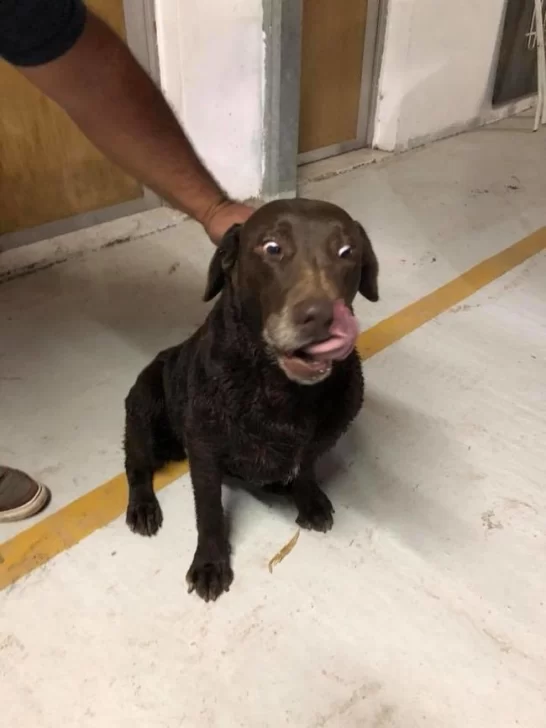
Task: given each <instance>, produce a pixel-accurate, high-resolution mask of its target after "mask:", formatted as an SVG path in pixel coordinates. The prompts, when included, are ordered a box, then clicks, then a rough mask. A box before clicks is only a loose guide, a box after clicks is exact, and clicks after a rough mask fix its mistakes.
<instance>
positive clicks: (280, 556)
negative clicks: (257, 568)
mask: <svg viewBox="0 0 546 728" xmlns="http://www.w3.org/2000/svg"><path fill="white" fill-rule="evenodd" d="M299 537H300V529H299V528H298V530H297V531H296V533H295V534H294V535H293V536H292V538H291V539H290V541H289V542H288V543H287V544H285V545H284V546H283V547H282V549H281V550H280V551H279V552H278V553H276V554H275V556H273V558H272V559H270V561H269V564H268V567H269V573H270V574H272V573H273V567H274V566H277V564H280V563H281V561H282V560H283V559H285V558H286V557H287V556H288V554H289V553H290V552H291V551H292V549H293V548H294V546H295V545H296V544H297V542H298V538H299Z"/></svg>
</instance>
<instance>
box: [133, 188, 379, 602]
mask: <svg viewBox="0 0 546 728" xmlns="http://www.w3.org/2000/svg"><path fill="white" fill-rule="evenodd" d="M377 274H378V264H377V259H376V256H375V254H374V251H373V249H372V246H371V243H370V240H369V239H368V236H367V235H366V233H365V231H364V229H363V228H362V226H361V225H360V224H359V223H358V222H356V221H355V220H353V219H352V218H351V217H350V216H349V215H348V214H347V213H346V212H345V211H344V210H342V209H341V208H339V207H337V206H335V205H332V204H329V203H325V202H319V201H315V200H306V199H295V200H282V201H275V202H271V203H269V204H267V205H264V206H263V207H261V208H260V209H258V210H257V211H256V212H255V213H254V214H253V215H252V216H251V217H250V218H249V220H248V221H247V222H246V223H245V224H244V225H243V226H235V227H233V228H231V230H229V231H228V233H227V234H226V235H225V237H224V239H223V240H222V242H221V244H220V246H219V248H218V249H217V251H216V252H215V253H214V256H213V258H212V262H211V264H210V268H209V273H208V281H207V286H206V291H205V296H204V298H205V301H210V300H212V299H214V298H216V297H218V299H217V301H216V303H215V305H214V307H213V308H212V311H211V312H210V314H209V316H208V317H207V319H206V321H205V323H204V324H203V325H202V326H201V328H200V329H199V330H198V331H196V333H195V334H194V335H193V336H192V337H191V338H189V339H188V340H187V341H185V342H184V343H183V344H181V345H180V346H175V347H173V348H171V349H167V350H166V351H163V352H161V353H160V354H159V355H158V356H157V357H156V358H155V359H154V360H153V361H152V362H151V364H149V365H148V366H147V367H146V368H145V369H144V371H143V372H142V373H141V374H140V376H139V377H138V379H137V381H136V383H135V384H134V386H133V387H132V389H131V391H130V392H129V395H128V397H127V399H126V429H125V456H126V460H125V464H126V472H127V478H128V482H129V504H128V508H127V524H128V525H129V527H130V528H131V529H132V530H133V531H135V532H137V533H140V534H142V535H145V536H152V535H154V534H155V533H156V532H157V531H158V529H159V528H160V526H161V523H162V520H163V516H162V512H161V508H160V505H159V503H158V500H157V498H156V496H155V494H154V490H153V483H152V481H153V475H154V472H156V471H157V470H159V469H160V468H161V467H162V466H163V465H164V464H165V463H167V462H168V461H173V460H181V459H183V458H184V457H186V456H187V457H188V458H189V463H190V469H191V479H192V484H193V491H194V497H195V511H196V520H197V533H198V539H197V549H196V552H195V556H194V559H193V562H192V564H191V566H190V569H189V571H188V574H187V577H186V578H187V582H188V588H189V591H193V590H195V591H196V592H197V594H198V595H199V596H200V597H202V598H203V599H205V600H206V601H208V600H209V599H216V598H217V597H218V596H219V595H220V594H221V593H222V592H224V591H228V590H229V587H230V585H231V582H232V580H233V571H232V569H231V563H230V546H229V542H228V537H227V534H226V527H225V522H224V514H223V511H222V499H221V486H222V479H223V478H224V477H225V476H227V475H232V476H236V477H238V478H241V479H244V480H245V481H247V482H250V483H253V484H256V485H264V486H266V485H267V486H269V485H275V486H277V487H278V486H281V487H282V488H283V489H285V491H286V493H287V494H290V495H291V496H292V498H293V500H294V502H295V505H296V508H297V511H298V516H297V523H298V524H299V525H300V526H301V527H302V528H309V529H314V530H317V531H328V530H329V529H330V528H331V527H332V524H333V512H334V509H333V507H332V504H331V502H330V500H329V499H328V498H327V496H326V495H325V494H324V493H323V492H322V490H321V489H320V488H319V486H318V485H317V482H316V478H315V473H314V468H315V463H316V461H317V458H319V457H320V456H321V455H323V454H324V453H325V452H326V451H327V450H329V449H330V448H331V447H332V446H333V445H334V444H335V443H336V441H337V440H338V439H339V437H340V436H341V435H342V434H343V433H344V432H345V431H346V429H347V428H348V426H349V424H350V423H351V422H352V420H353V419H354V418H355V417H356V415H357V414H358V412H359V410H360V408H361V406H362V401H363V392H364V381H363V376H362V369H361V364H360V360H359V357H358V355H357V353H356V351H355V343H356V337H357V333H358V326H357V322H356V320H355V317H354V315H353V311H352V302H353V300H354V298H355V296H356V294H357V293H358V292H360V293H361V294H362V295H363V296H365V298H367V299H368V300H369V301H377V299H378V289H377Z"/></svg>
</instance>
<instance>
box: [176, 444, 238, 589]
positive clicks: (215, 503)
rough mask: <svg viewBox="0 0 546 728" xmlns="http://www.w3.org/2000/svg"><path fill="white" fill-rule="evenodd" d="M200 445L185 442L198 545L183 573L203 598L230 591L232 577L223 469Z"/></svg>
mask: <svg viewBox="0 0 546 728" xmlns="http://www.w3.org/2000/svg"><path fill="white" fill-rule="evenodd" d="M204 450H205V448H203V446H202V445H199V446H198V447H196V448H192V447H189V446H188V454H189V459H190V471H191V479H192V485H193V493H194V498H195V516H196V521H197V549H196V551H195V556H194V558H193V562H192V565H191V566H190V568H189V571H188V573H187V575H186V581H187V583H188V591H189V592H192V591H194V590H195V591H196V592H197V594H198V595H199V596H200V597H201V598H202V599H204V600H205V601H206V602H208V601H209V600H213V601H214V600H216V599H217V598H218V597H219V596H220V594H222V592H224V591H229V587H230V585H231V582H232V581H233V571H232V570H231V565H230V547H229V542H228V538H227V534H226V524H225V520H224V512H223V509H222V472H221V470H220V468H219V466H218V464H217V463H215V462H214V461H213V460H212V458H211V456H210V453H208V454H207V453H206V452H204Z"/></svg>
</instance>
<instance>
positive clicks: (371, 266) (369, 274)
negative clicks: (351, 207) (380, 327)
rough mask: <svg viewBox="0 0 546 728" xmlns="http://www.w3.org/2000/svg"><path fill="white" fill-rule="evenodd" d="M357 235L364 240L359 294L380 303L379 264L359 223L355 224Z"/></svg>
mask: <svg viewBox="0 0 546 728" xmlns="http://www.w3.org/2000/svg"><path fill="white" fill-rule="evenodd" d="M355 228H356V234H357V235H358V236H359V237H360V239H361V240H362V268H361V270H360V284H359V286H358V290H359V292H360V293H361V294H362V295H363V296H364V298H367V299H368V301H373V302H374V303H375V302H376V301H379V291H378V287H377V276H378V274H379V263H378V262H377V257H376V255H375V253H374V251H373V248H372V244H371V242H370V238H369V237H368V235H367V233H366V231H365V230H364V228H363V227H362V225H361V224H360V223H359V222H355Z"/></svg>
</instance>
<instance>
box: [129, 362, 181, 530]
mask: <svg viewBox="0 0 546 728" xmlns="http://www.w3.org/2000/svg"><path fill="white" fill-rule="evenodd" d="M162 374H163V363H162V362H161V361H160V360H157V359H156V360H154V361H153V362H152V363H151V364H150V365H149V366H148V367H146V369H144V371H143V372H142V373H141V374H140V376H139V377H138V379H137V381H136V383H135V385H134V386H133V388H132V389H131V391H130V392H129V395H128V397H127V400H126V402H125V413H126V414H125V470H126V473H127V480H128V482H129V504H128V507H127V516H126V521H127V525H128V526H129V528H130V529H131V531H134V532H135V533H140V534H141V535H142V536H153V535H155V534H156V533H157V532H158V530H159V529H160V528H161V524H162V523H163V514H162V512H161V507H160V505H159V501H158V500H157V497H156V495H155V493H154V487H153V477H154V473H155V472H156V471H157V470H159V469H160V468H161V467H162V466H163V465H165V463H166V462H167V461H169V460H175V459H182V458H183V457H184V452H183V448H181V447H180V446H177V444H176V441H175V438H174V435H173V433H172V432H171V429H170V426H169V422H168V418H167V413H166V409H165V399H164V395H163V383H162Z"/></svg>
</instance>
